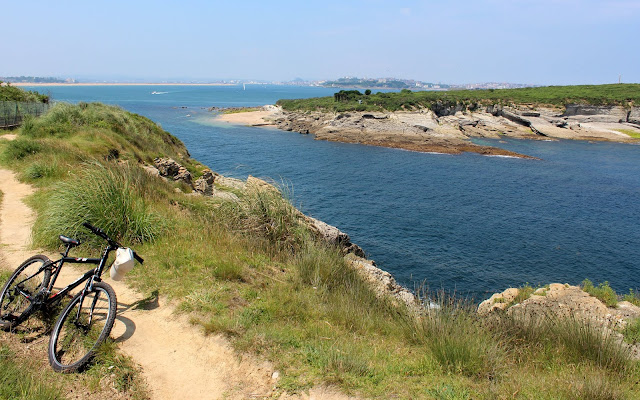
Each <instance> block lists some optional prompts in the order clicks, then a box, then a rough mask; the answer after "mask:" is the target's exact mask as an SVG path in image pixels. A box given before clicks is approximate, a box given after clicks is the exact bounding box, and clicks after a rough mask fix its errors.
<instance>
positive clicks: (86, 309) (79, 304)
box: [0, 222, 144, 372]
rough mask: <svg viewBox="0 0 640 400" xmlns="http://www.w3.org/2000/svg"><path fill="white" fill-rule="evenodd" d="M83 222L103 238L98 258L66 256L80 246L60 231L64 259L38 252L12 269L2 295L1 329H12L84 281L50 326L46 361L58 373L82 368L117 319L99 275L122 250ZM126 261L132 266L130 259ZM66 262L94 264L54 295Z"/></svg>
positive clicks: (109, 290)
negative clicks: (104, 243)
mask: <svg viewBox="0 0 640 400" xmlns="http://www.w3.org/2000/svg"><path fill="white" fill-rule="evenodd" d="M83 226H84V227H85V228H87V229H89V230H90V231H91V232H92V233H93V234H95V235H97V236H99V237H101V238H102V239H104V240H106V241H107V245H106V246H105V247H104V249H103V250H102V256H101V257H100V258H84V257H83V258H78V257H70V256H69V251H70V250H71V249H72V248H74V247H76V246H79V245H80V241H79V240H77V239H72V238H69V237H66V236H62V235H60V236H59V238H60V240H61V241H62V243H63V244H64V245H65V246H66V249H65V251H64V253H61V255H62V258H60V259H58V260H56V261H51V260H50V259H49V258H48V257H47V256H44V255H41V254H39V255H36V256H33V257H31V258H29V259H27V260H26V261H24V262H23V263H22V264H20V266H19V267H18V268H17V269H16V270H15V271H14V272H13V274H12V275H11V277H10V278H9V281H8V282H7V283H6V284H5V285H4V287H3V288H2V292H1V293H0V326H1V327H2V328H3V329H4V330H13V329H14V328H15V327H17V326H18V325H19V324H21V323H23V322H24V321H26V320H27V319H28V318H29V317H30V316H31V315H33V313H35V312H36V311H38V310H46V309H50V308H51V307H52V306H53V305H55V304H58V303H59V302H60V301H61V300H62V299H63V298H65V296H67V294H68V293H69V292H70V291H72V290H73V289H75V288H76V287H78V286H80V285H81V284H82V283H84V282H86V283H85V286H84V289H82V290H81V291H80V292H78V293H77V294H76V295H75V296H73V298H72V299H71V301H69V303H68V304H67V305H66V306H65V307H64V309H63V310H62V313H61V314H60V316H59V317H58V319H57V321H56V322H55V324H54V326H53V330H52V333H51V338H50V340H49V350H48V354H49V363H50V364H51V367H52V368H53V369H54V370H55V371H57V372H76V371H79V370H81V369H83V368H84V367H85V366H86V365H87V364H88V363H89V362H90V361H91V359H92V358H93V356H94V355H95V351H96V349H97V348H98V346H100V345H101V344H102V343H103V342H104V341H105V340H106V339H107V338H108V337H109V333H110V332H111V328H112V327H113V323H114V322H115V319H116V312H117V301H116V293H115V292H114V290H113V288H112V287H111V286H110V285H109V284H107V283H106V282H103V281H102V278H101V276H102V273H103V271H104V269H105V266H106V264H107V259H108V258H109V254H110V253H111V252H112V251H114V250H118V249H124V246H122V245H121V244H120V243H118V242H117V241H115V240H113V239H111V238H110V237H109V236H108V235H107V234H106V233H104V231H102V229H100V228H96V227H94V226H93V225H91V224H89V223H86V222H85V223H84V224H83ZM127 250H128V251H130V253H131V255H132V256H133V258H135V260H137V261H138V262H140V263H143V262H144V260H143V259H142V257H140V256H139V255H137V254H136V253H135V252H133V251H131V250H129V249H127ZM130 262H131V266H133V259H132V260H131V261H130ZM65 263H74V264H96V265H97V267H95V268H93V269H91V270H89V271H87V272H86V273H85V274H84V275H82V276H81V277H79V278H78V279H76V280H75V281H74V282H73V283H71V284H69V285H68V286H66V287H64V288H62V289H60V290H59V291H56V292H55V293H54V285H55V283H56V280H57V279H58V275H59V274H60V270H61V269H62V266H63V265H64V264H65ZM112 268H113V266H112ZM67 297H68V296H67Z"/></svg>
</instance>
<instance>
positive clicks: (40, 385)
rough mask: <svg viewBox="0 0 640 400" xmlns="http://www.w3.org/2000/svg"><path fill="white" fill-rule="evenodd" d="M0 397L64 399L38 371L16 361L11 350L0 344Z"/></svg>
mask: <svg viewBox="0 0 640 400" xmlns="http://www.w3.org/2000/svg"><path fill="white" fill-rule="evenodd" d="M0 398H2V399H11V400H54V399H64V396H63V395H62V390H60V388H58V387H56V386H55V385H53V384H51V383H49V382H46V381H42V380H41V379H39V372H38V371H37V370H36V371H34V370H33V369H32V366H30V365H27V364H26V363H23V362H19V361H16V357H15V355H14V354H13V352H12V351H11V350H10V349H9V348H8V347H6V346H5V345H2V346H0Z"/></svg>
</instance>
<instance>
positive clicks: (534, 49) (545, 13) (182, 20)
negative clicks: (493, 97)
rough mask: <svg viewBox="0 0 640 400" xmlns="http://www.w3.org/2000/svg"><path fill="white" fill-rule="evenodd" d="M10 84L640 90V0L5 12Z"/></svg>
mask: <svg viewBox="0 0 640 400" xmlns="http://www.w3.org/2000/svg"><path fill="white" fill-rule="evenodd" d="M3 14H4V15H5V18H3V27H4V31H5V33H6V34H7V35H9V36H8V37H10V38H11V40H3V41H1V42H0V51H1V52H2V54H3V61H2V63H0V76H20V75H30V76H43V77H44V76H55V77H60V78H74V79H79V80H107V81H134V80H138V81H140V80H145V81H215V80H230V79H244V80H263V81H291V80H294V79H295V78H302V79H304V80H314V81H316V80H332V79H337V78H339V77H344V76H354V77H360V78H383V77H393V78H400V79H415V80H419V81H423V82H433V83H442V84H465V83H481V82H509V83H522V84H533V85H563V84H602V83H617V82H618V80H619V77H621V81H622V82H624V83H638V82H640V68H638V65H640V45H638V41H637V38H638V37H640V24H639V23H638V22H637V21H640V0H616V1H610V0H603V1H597V0H582V1H581V0H538V1H534V0H512V1H507V0H477V1H470V0H460V1H457V2H455V3H451V4H449V3H445V2H440V1H435V0H429V1H425V0H423V1H418V0H415V1H400V2H385V1H383V0H356V1H348V2H344V1H342V2H339V1H334V0H326V1H323V2H321V3H315V2H293V1H272V2H268V3H267V2H258V1H244V2H238V3H234V4H231V3H229V2H221V3H219V4H218V3H217V2H206V1H184V2H180V3H179V4H178V3H175V2H170V1H147V0H142V1H135V2H125V1H122V0H115V1H112V2H108V3H103V4H100V3H94V2H80V1H77V0H71V1H64V2H58V3H50V2H45V1H40V0H36V1H32V2H12V3H6V4H4V5H3Z"/></svg>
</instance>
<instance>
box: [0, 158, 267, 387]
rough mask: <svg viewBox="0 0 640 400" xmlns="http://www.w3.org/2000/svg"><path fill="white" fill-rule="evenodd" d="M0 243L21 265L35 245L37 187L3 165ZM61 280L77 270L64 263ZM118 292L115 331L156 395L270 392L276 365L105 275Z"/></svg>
mask: <svg viewBox="0 0 640 400" xmlns="http://www.w3.org/2000/svg"><path fill="white" fill-rule="evenodd" d="M0 190H1V191H2V192H3V193H4V197H3V200H2V207H1V209H0V242H1V243H2V246H1V247H0V249H1V251H2V255H3V257H4V259H5V261H6V262H7V265H10V266H17V265H18V264H19V263H20V262H22V261H23V260H24V259H26V258H27V257H28V256H29V255H31V254H33V253H36V252H37V251H33V250H31V251H30V250H28V244H29V243H31V240H30V235H31V226H32V224H33V221H34V215H33V212H32V211H31V209H30V208H29V207H27V206H26V205H25V203H24V202H23V199H24V198H25V197H26V196H28V195H29V194H31V193H33V189H32V188H31V187H30V186H29V185H25V184H22V183H20V182H18V181H17V180H16V178H15V174H14V173H13V172H11V171H7V170H2V169H0ZM63 271H64V272H66V274H65V275H61V278H60V281H59V282H60V283H61V284H63V283H64V281H71V279H72V278H74V277H77V276H78V275H79V274H78V273H77V271H74V269H73V268H70V266H69V267H65V269H64V270H63ZM105 280H106V281H107V282H109V284H111V285H112V286H113V287H114V289H115V291H116V293H117V296H118V318H117V320H116V324H115V326H114V329H113V331H112V333H111V336H112V337H113V338H114V339H115V340H116V342H118V343H119V347H120V349H121V350H122V351H123V352H124V353H125V354H128V355H130V356H131V357H133V359H134V360H135V361H136V362H137V363H138V364H139V365H140V366H141V367H142V369H143V374H144V376H145V378H146V380H147V382H148V384H149V387H150V391H151V396H152V398H153V399H179V398H192V399H220V398H225V399H226V398H230V399H246V398H252V397H256V398H258V397H266V396H270V395H271V394H272V390H273V386H274V382H273V381H272V379H271V377H272V374H273V369H272V367H271V366H270V365H268V364H266V363H257V362H255V361H254V360H239V359H238V356H237V355H236V354H235V353H234V352H233V350H232V349H231V348H230V347H229V345H228V343H227V342H226V341H225V340H224V339H223V338H221V337H215V336H208V337H207V336H204V335H203V334H202V333H201V332H200V331H199V330H198V329H197V328H196V327H194V326H192V325H190V324H189V323H188V321H187V320H186V318H185V317H181V316H176V314H174V312H173V311H174V310H173V307H171V305H168V304H164V301H163V299H162V298H160V299H158V300H157V301H156V302H153V303H151V306H147V307H144V309H143V308H139V309H134V308H135V307H132V305H135V304H136V303H137V302H139V301H140V300H142V299H143V297H144V296H141V295H140V294H139V293H137V292H135V291H134V290H132V289H130V288H128V287H127V286H126V285H125V284H123V283H121V282H114V281H112V280H110V279H109V278H107V279H105Z"/></svg>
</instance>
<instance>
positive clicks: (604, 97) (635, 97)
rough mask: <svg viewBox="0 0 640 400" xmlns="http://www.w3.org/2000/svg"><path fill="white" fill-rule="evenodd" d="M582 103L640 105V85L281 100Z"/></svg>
mask: <svg viewBox="0 0 640 400" xmlns="http://www.w3.org/2000/svg"><path fill="white" fill-rule="evenodd" d="M359 101H360V102H361V103H359ZM571 103H580V104H593V105H621V106H624V107H627V106H628V105H629V104H630V103H632V104H636V105H637V104H640V84H617V85H580V86H547V87H537V88H523V89H498V90H492V89H489V90H452V91H444V92H440V91H438V92H434V91H421V92H411V91H410V90H403V91H401V92H396V93H381V92H378V93H375V94H371V95H369V96H366V95H361V96H355V97H353V96H352V97H351V98H350V99H349V100H348V101H335V99H334V98H333V97H317V98H312V99H297V100H278V102H277V104H278V105H281V106H282V107H283V108H284V109H285V110H288V111H316V110H320V111H333V112H345V111H383V110H387V111H399V110H414V109H421V108H428V109H432V110H436V109H438V108H442V107H448V106H453V105H461V106H463V107H464V108H465V109H469V110H474V109H476V108H480V107H483V106H487V105H492V104H503V105H511V104H534V105H549V106H554V107H563V106H565V105H566V104H571Z"/></svg>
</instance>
